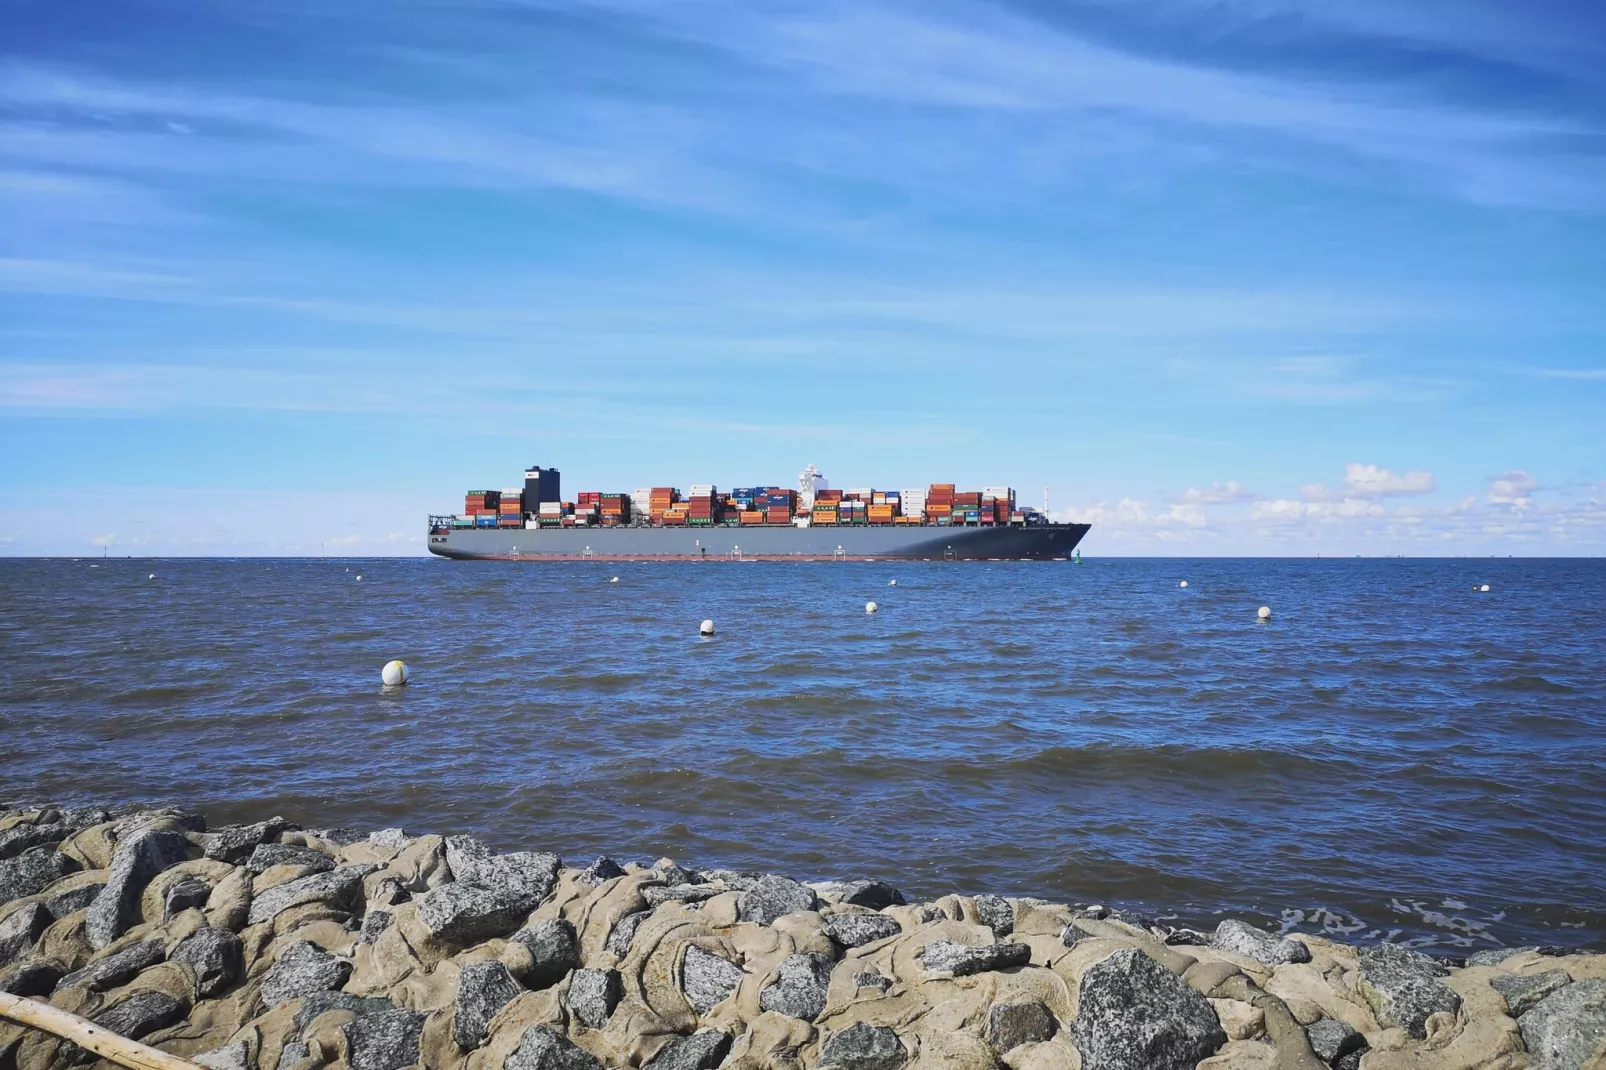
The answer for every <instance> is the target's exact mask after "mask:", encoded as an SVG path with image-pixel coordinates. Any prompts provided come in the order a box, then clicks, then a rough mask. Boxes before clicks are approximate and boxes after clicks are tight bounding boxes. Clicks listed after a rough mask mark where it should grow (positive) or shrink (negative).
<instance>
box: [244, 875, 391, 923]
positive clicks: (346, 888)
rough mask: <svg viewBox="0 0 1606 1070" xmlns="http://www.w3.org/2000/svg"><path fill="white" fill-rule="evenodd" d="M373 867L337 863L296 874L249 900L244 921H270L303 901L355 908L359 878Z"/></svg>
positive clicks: (359, 892) (360, 883) (359, 894)
mask: <svg viewBox="0 0 1606 1070" xmlns="http://www.w3.org/2000/svg"><path fill="white" fill-rule="evenodd" d="M373 869H374V867H373V866H368V865H361V866H337V867H336V868H334V869H332V870H330V871H329V872H327V873H314V874H312V875H311V876H307V877H300V878H298V879H296V880H293V881H290V882H288V883H286V884H281V885H279V886H278V887H275V888H269V889H268V890H267V891H265V892H263V893H261V894H260V895H258V896H256V897H255V898H253V899H252V900H251V911H250V913H249V914H248V915H247V917H246V921H247V924H249V925H260V924H262V923H263V922H265V921H272V920H273V919H274V918H276V917H278V916H279V915H280V914H282V913H284V912H285V911H286V910H289V909H290V908H291V907H298V906H301V905H303V904H305V903H325V904H327V905H329V906H331V907H334V908H336V909H338V910H352V909H355V907H356V905H357V902H358V900H359V899H360V898H361V896H362V879H363V877H364V875H366V874H367V873H369V872H371V871H372V870H373Z"/></svg>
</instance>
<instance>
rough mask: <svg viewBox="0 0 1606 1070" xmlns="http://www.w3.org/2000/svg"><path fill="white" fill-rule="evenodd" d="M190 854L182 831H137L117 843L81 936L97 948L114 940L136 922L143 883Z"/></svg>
mask: <svg viewBox="0 0 1606 1070" xmlns="http://www.w3.org/2000/svg"><path fill="white" fill-rule="evenodd" d="M188 857H189V843H188V842H187V841H186V840H185V839H184V835H183V833H180V832H167V831H161V830H147V831H144V832H136V833H134V834H133V835H132V836H131V837H129V838H128V839H125V840H122V841H120V842H119V843H118V844H117V849H116V850H115V851H114V852H113V853H112V864H111V867H110V871H109V873H108V874H107V877H106V887H104V888H102V889H101V890H100V894H98V895H96V896H95V900H94V902H92V903H90V904H89V914H88V916H87V917H86V918H85V919H84V936H85V938H86V939H87V940H88V941H89V946H90V947H93V948H95V949H96V950H97V951H98V950H99V949H101V948H103V947H105V946H106V945H108V944H110V943H111V942H112V941H113V940H116V939H117V938H118V937H119V936H121V935H123V933H124V932H126V931H127V930H128V927H129V926H131V925H134V924H136V923H137V922H138V921H139V901H140V896H141V895H143V894H144V892H145V885H147V884H149V883H150V880H151V878H152V877H154V876H156V875H157V874H158V873H160V872H162V870H164V869H166V868H167V867H168V866H176V865H178V864H179V863H180V862H182V861H184V860H185V859H186V858H188Z"/></svg>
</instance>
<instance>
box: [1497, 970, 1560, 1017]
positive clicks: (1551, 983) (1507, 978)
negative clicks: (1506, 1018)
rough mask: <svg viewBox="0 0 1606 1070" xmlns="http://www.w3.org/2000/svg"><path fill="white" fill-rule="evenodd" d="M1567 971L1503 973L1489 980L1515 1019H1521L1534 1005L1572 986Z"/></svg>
mask: <svg viewBox="0 0 1606 1070" xmlns="http://www.w3.org/2000/svg"><path fill="white" fill-rule="evenodd" d="M1572 981H1573V979H1572V977H1571V976H1570V975H1569V974H1568V973H1567V971H1566V970H1546V971H1545V972H1544V973H1530V974H1515V973H1503V974H1499V975H1498V976H1495V977H1491V978H1490V979H1489V985H1490V987H1492V988H1493V989H1494V990H1495V991H1496V992H1498V993H1500V995H1501V998H1503V999H1504V1000H1505V1001H1506V1008H1507V1010H1508V1012H1509V1013H1510V1015H1511V1016H1512V1017H1513V1018H1520V1017H1522V1016H1523V1015H1524V1014H1526V1013H1527V1012H1528V1011H1530V1010H1532V1009H1533V1006H1534V1004H1536V1003H1538V1002H1539V1001H1540V1000H1542V999H1544V998H1545V997H1546V996H1548V995H1550V994H1551V993H1552V992H1555V991H1558V990H1559V989H1561V988H1562V987H1563V986H1564V985H1570V984H1572Z"/></svg>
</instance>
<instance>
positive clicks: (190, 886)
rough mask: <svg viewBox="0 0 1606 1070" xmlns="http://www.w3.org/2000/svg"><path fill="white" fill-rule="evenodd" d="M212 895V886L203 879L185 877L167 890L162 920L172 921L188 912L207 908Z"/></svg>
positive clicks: (163, 903)
mask: <svg viewBox="0 0 1606 1070" xmlns="http://www.w3.org/2000/svg"><path fill="white" fill-rule="evenodd" d="M211 894H212V886H211V885H210V884H207V883H206V882H205V881H203V880H202V879H201V878H199V877H185V878H184V879H183V880H181V881H179V882H178V883H177V884H175V885H173V886H172V887H171V888H169V889H168V890H167V898H166V899H165V900H163V901H162V920H164V921H170V920H172V919H173V918H175V917H177V916H178V915H180V914H182V913H184V912H185V911H186V910H195V909H199V908H201V907H204V906H206V900H207V898H208V897H209V896H211Z"/></svg>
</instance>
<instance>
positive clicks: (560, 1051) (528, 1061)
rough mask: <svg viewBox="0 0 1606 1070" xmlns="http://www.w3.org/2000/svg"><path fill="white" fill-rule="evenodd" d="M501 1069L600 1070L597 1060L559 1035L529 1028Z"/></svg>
mask: <svg viewBox="0 0 1606 1070" xmlns="http://www.w3.org/2000/svg"><path fill="white" fill-rule="evenodd" d="M502 1067H503V1070H602V1064H601V1063H599V1062H597V1060H596V1057H595V1056H593V1055H592V1054H591V1053H590V1052H588V1051H586V1050H584V1049H583V1048H579V1047H576V1046H575V1044H574V1042H573V1041H571V1040H570V1039H569V1038H568V1037H566V1036H564V1035H563V1034H561V1033H554V1032H553V1031H552V1030H551V1029H549V1028H547V1027H546V1026H544V1025H532V1026H530V1028H528V1029H526V1030H525V1031H524V1036H522V1037H520V1038H519V1046H518V1048H517V1049H515V1050H514V1052H513V1054H511V1055H509V1056H508V1057H507V1061H505V1062H504V1063H503V1064H502Z"/></svg>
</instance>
